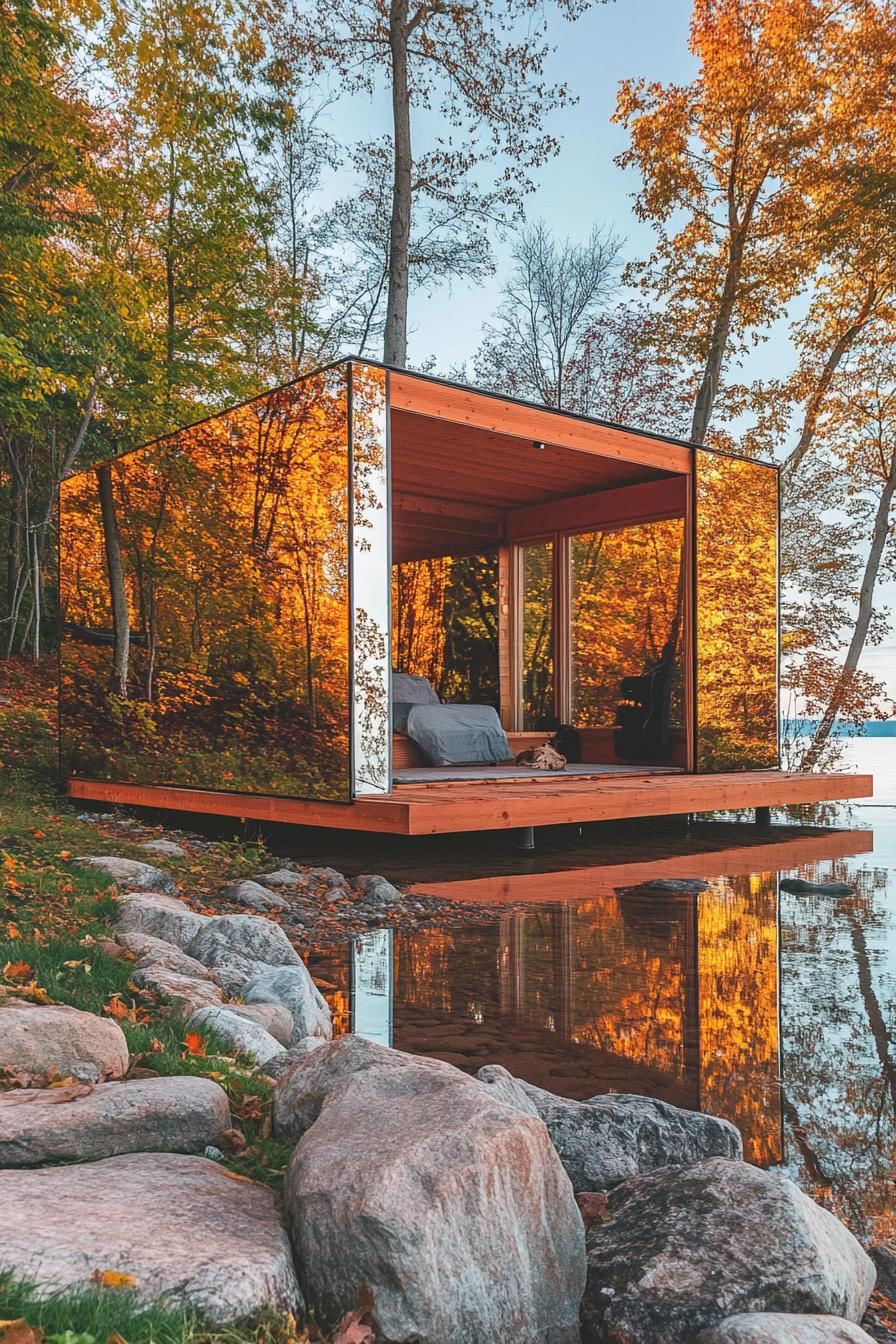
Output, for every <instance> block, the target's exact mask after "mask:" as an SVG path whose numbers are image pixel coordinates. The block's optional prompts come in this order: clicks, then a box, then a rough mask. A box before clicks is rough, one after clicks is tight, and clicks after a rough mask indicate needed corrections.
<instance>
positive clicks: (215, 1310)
mask: <svg viewBox="0 0 896 1344" xmlns="http://www.w3.org/2000/svg"><path fill="white" fill-rule="evenodd" d="M0 1207H2V1209H3V1226H2V1230H0V1272H2V1271H9V1272H10V1273H11V1274H12V1275H13V1277H14V1278H15V1279H16V1280H28V1281H30V1282H32V1283H34V1284H35V1285H36V1287H37V1291H38V1293H39V1295H40V1296H41V1297H50V1296H52V1295H54V1294H57V1293H64V1292H71V1291H77V1290H79V1289H84V1288H87V1287H89V1286H90V1285H91V1282H92V1280H93V1277H94V1275H97V1276H99V1275H102V1273H103V1271H112V1272H113V1273H120V1274H127V1275H130V1276H133V1280H134V1282H133V1284H132V1285H131V1286H132V1287H133V1289H134V1291H135V1293H136V1294H137V1296H138V1298H139V1299H140V1300H141V1301H144V1302H156V1301H159V1300H161V1299H163V1300H165V1301H166V1302H169V1303H174V1304H175V1305H177V1304H181V1303H182V1304H184V1305H185V1306H188V1307H192V1308H195V1309H196V1310H198V1311H200V1312H202V1313H203V1314H204V1315H205V1316H207V1317H208V1318H209V1319H210V1320H211V1321H213V1322H214V1323H217V1324H228V1323H230V1322H232V1321H236V1320H239V1319H240V1318H242V1317H244V1316H248V1315H252V1314H254V1313H257V1312H262V1311H265V1310H271V1309H274V1310H290V1311H293V1312H294V1313H296V1314H297V1315H298V1314H299V1313H300V1312H301V1310H302V1305H303V1304H302V1300H301V1294H300V1292H299V1289H298V1285H297V1283H296V1279H295V1274H294V1272H293V1267H292V1257H291V1255H290V1250H289V1242H288V1240H287V1238H286V1235H285V1233H284V1231H283V1228H282V1227H281V1225H280V1221H279V1219H278V1217H277V1214H276V1211H275V1208H274V1197H273V1194H272V1192H271V1191H270V1190H269V1189H267V1187H265V1186H263V1185H258V1184H256V1183H255V1182H254V1181H244V1180H239V1181H237V1180H231V1179H230V1178H229V1176H228V1173H227V1172H226V1171H224V1170H223V1169H222V1168H221V1167H220V1166H218V1164H217V1163H215V1162H210V1161H208V1160H207V1159H206V1158H202V1157H184V1156H181V1155H179V1154H175V1153H165V1154H160V1153H133V1154H130V1155H128V1156H125V1157H110V1158H106V1159H105V1160H104V1161H102V1162H91V1163H86V1164H84V1165H80V1166H69V1167H46V1168H44V1169H43V1170H39V1171H23V1170H10V1171H0Z"/></svg>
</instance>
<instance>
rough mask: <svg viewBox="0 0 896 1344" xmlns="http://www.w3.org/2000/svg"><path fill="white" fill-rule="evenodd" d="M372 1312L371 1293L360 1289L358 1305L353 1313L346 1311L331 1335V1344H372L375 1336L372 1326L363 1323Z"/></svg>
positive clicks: (366, 1289) (368, 1290) (367, 1289)
mask: <svg viewBox="0 0 896 1344" xmlns="http://www.w3.org/2000/svg"><path fill="white" fill-rule="evenodd" d="M372 1310H373V1293H372V1292H371V1291H370V1289H369V1288H362V1289H361V1291H360V1293H359V1294H358V1305H357V1307H356V1308H355V1310H354V1311H347V1312H346V1313H345V1315H344V1316H343V1318H342V1320H341V1321H340V1322H339V1324H338V1325H337V1327H336V1329H335V1330H334V1332H333V1335H332V1344H374V1341H375V1339H376V1335H375V1333H374V1329H373V1326H372V1325H370V1324H368V1323H367V1322H365V1320H364V1317H365V1316H369V1315H370V1313H371V1311H372Z"/></svg>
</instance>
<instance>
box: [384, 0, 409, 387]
mask: <svg viewBox="0 0 896 1344" xmlns="http://www.w3.org/2000/svg"><path fill="white" fill-rule="evenodd" d="M389 49H390V51H391V53H392V136H393V165H394V177H393V185H392V223H391V228H390V232H389V292H388V298H387V301H386V330H385V335H384V338H383V359H384V360H385V362H386V363H387V364H392V365H395V366H396V367H397V368H404V366H405V364H406V362H407V356H408V266H409V261H410V247H411V173H412V168H413V159H412V156H411V103H410V88H409V84H408V0H392V2H391V4H390V6H389Z"/></svg>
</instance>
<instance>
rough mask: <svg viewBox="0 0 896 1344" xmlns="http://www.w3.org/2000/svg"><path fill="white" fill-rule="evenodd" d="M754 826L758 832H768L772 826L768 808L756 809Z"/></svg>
mask: <svg viewBox="0 0 896 1344" xmlns="http://www.w3.org/2000/svg"><path fill="white" fill-rule="evenodd" d="M756 825H757V826H758V827H759V829H760V831H770V830H771V826H772V810H771V808H770V807H757V809H756Z"/></svg>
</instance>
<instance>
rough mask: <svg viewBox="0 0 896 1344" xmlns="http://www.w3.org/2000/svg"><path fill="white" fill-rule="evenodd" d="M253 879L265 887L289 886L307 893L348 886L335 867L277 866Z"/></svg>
mask: <svg viewBox="0 0 896 1344" xmlns="http://www.w3.org/2000/svg"><path fill="white" fill-rule="evenodd" d="M255 881H256V882H260V883H261V884H262V886H265V887H290V888H292V889H293V890H295V891H302V892H309V893H313V892H322V891H325V890H326V889H327V888H330V887H348V883H347V882H346V880H345V878H344V877H343V875H342V873H337V871H336V869H335V868H305V869H302V870H299V869H296V868H278V869H277V870H276V871H275V872H273V873H260V874H259V875H258V876H257V877H256V878H255Z"/></svg>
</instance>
